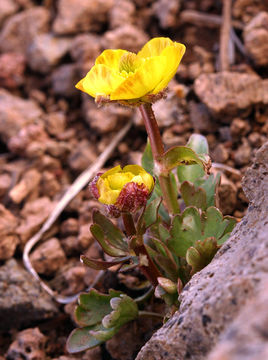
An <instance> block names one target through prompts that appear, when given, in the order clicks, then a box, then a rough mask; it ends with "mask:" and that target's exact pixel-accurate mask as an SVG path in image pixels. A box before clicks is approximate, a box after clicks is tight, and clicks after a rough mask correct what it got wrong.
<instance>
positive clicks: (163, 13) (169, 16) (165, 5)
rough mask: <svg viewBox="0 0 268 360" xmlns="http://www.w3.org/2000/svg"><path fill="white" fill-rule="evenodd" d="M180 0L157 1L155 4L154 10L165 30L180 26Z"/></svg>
mask: <svg viewBox="0 0 268 360" xmlns="http://www.w3.org/2000/svg"><path fill="white" fill-rule="evenodd" d="M180 8H181V1H180V0H157V1H156V2H155V3H154V4H153V10H154V13H155V15H156V17H157V18H158V20H159V22H160V26H161V28H163V29H167V28H170V27H174V26H176V25H177V24H178V17H179V11H180Z"/></svg>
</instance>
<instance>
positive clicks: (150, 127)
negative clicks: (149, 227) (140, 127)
mask: <svg viewBox="0 0 268 360" xmlns="http://www.w3.org/2000/svg"><path fill="white" fill-rule="evenodd" d="M139 109H140V112H141V115H142V118H143V121H144V125H145V128H146V131H147V134H148V137H149V140H150V145H151V148H152V154H153V157H154V161H155V165H156V166H159V169H161V170H160V173H159V183H160V187H161V190H162V193H163V198H164V201H165V203H166V206H167V208H168V210H169V212H170V213H171V214H173V215H175V214H179V213H180V208H179V204H178V201H177V194H176V192H175V190H174V189H173V186H172V183H171V178H170V174H169V173H168V172H167V171H165V169H163V166H162V165H161V166H160V165H158V164H159V163H158V160H159V158H161V156H163V154H164V144H163V142H162V138H161V135H160V131H159V127H158V124H157V121H156V119H155V116H154V112H153V109H152V105H151V104H150V103H145V104H143V105H140V107H139Z"/></svg>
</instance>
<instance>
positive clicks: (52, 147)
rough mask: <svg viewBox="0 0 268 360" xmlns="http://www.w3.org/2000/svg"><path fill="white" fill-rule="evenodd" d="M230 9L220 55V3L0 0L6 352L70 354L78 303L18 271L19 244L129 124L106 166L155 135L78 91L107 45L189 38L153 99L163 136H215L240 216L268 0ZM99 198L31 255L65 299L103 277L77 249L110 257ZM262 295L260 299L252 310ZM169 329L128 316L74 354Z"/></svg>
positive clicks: (118, 359) (100, 354) (262, 107)
mask: <svg viewBox="0 0 268 360" xmlns="http://www.w3.org/2000/svg"><path fill="white" fill-rule="evenodd" d="M231 15H232V26H231V29H232V31H231V38H230V41H229V42H228V44H229V46H228V49H229V50H228V51H227V52H226V51H225V52H224V45H226V39H225V40H224V36H221V29H222V33H224V28H225V26H226V15H225V16H223V15H222V6H221V1H218V0H184V1H183V0H90V1H85V0H57V1H51V0H43V1H42V0H39V1H38V0H35V1H34V0H1V1H0V150H1V155H0V201H1V204H0V235H1V236H0V315H1V316H0V317H1V323H0V331H1V332H0V359H1V360H2V359H5V358H6V359H8V360H13V359H14V360H15V359H26V360H28V359H32V360H33V359H35V360H37V359H38V360H39V359H40V360H42V359H54V360H55V359H60V360H71V359H73V358H74V357H73V356H72V357H70V356H69V355H68V354H67V353H66V350H65V342H66V337H67V336H68V334H69V333H70V331H71V330H72V329H73V327H74V325H73V323H72V318H71V315H70V314H71V313H72V310H73V304H68V305H65V306H64V305H59V304H57V303H56V302H54V301H53V300H52V298H51V297H50V296H49V295H48V294H47V293H46V292H45V291H44V290H42V289H41V288H40V286H39V285H38V283H37V282H36V281H35V280H34V279H33V277H32V276H31V275H30V274H29V273H27V271H26V270H25V269H24V267H23V264H22V252H23V248H24V246H25V244H26V243H27V241H28V240H29V239H30V238H31V237H32V236H33V235H34V234H35V233H36V232H37V231H38V230H39V229H40V227H41V226H42V224H43V223H44V222H45V221H46V219H47V218H48V216H49V215H50V214H51V211H52V209H53V208H54V207H55V205H56V204H57V202H58V201H59V200H60V199H61V197H62V196H63V194H64V193H65V191H66V190H67V189H68V188H69V187H70V185H71V184H72V183H73V182H74V180H75V179H76V178H77V176H78V175H79V174H80V173H81V172H83V171H84V170H85V169H86V168H87V167H88V166H90V165H91V164H94V163H95V162H96V160H97V158H98V156H99V155H100V154H102V152H103V151H104V150H105V149H106V148H107V145H108V144H110V142H111V139H113V138H114V136H115V135H116V134H117V133H118V131H119V130H120V129H121V128H122V126H123V125H124V124H125V123H126V122H127V121H129V120H130V119H133V126H132V128H131V130H130V132H129V133H128V135H127V136H126V137H125V138H124V139H123V141H121V142H120V143H119V144H118V146H117V147H116V150H115V151H114V152H113V153H112V154H111V155H110V158H109V160H108V161H107V162H106V164H105V166H106V167H110V166H114V165H116V164H119V163H120V164H122V165H124V164H127V163H138V162H139V161H140V157H141V153H142V151H143V149H144V146H145V143H146V133H145V130H144V128H143V124H142V121H141V119H140V116H139V114H138V112H136V111H135V110H130V109H128V108H123V107H118V106H116V105H112V106H109V107H104V108H100V109H97V107H96V105H95V104H94V101H93V100H92V99H90V98H89V96H87V95H83V94H81V93H80V92H79V91H78V90H76V89H75V88H74V84H75V83H76V82H77V81H78V80H79V79H80V78H81V77H82V76H84V75H85V73H86V72H87V71H88V70H89V69H90V67H91V66H92V65H93V63H94V59H95V58H96V56H98V55H99V53H100V52H101V51H102V50H104V49H106V48H124V49H127V50H130V51H134V52H136V51H138V50H139V49H140V48H141V46H142V45H143V44H144V43H145V42H146V41H147V40H148V39H150V38H151V37H155V36H169V37H171V38H172V39H173V40H176V41H179V42H182V43H184V44H186V47H187V52H186V55H185V56H184V58H183V61H182V64H181V65H180V67H179V70H178V73H177V75H176V78H175V79H174V81H172V82H171V84H170V91H169V93H168V96H167V99H166V100H161V101H159V102H158V103H156V104H155V105H154V109H155V112H156V116H157V119H158V122H159V125H160V127H161V131H162V134H163V139H164V142H165V144H166V146H172V145H175V144H176V145H184V144H185V143H186V141H187V140H188V138H189V136H190V135H191V134H192V133H193V132H197V133H202V134H204V135H206V137H207V139H208V142H209V145H210V150H211V157H212V161H213V163H214V171H221V172H222V185H221V187H220V189H219V196H220V207H221V210H222V211H223V213H224V214H231V215H234V216H236V217H237V218H242V217H243V216H244V215H245V212H246V209H247V205H248V199H247V196H246V195H245V194H244V192H243V190H242V185H241V180H242V176H243V175H244V173H245V170H246V168H248V166H249V165H250V164H251V162H252V160H253V158H254V155H255V154H256V151H257V149H258V148H260V147H261V146H262V145H263V144H264V143H265V141H266V140H267V135H268V107H267V104H268V79H267V75H268V72H267V68H268V47H267V44H268V4H267V2H266V1H263V0H235V1H233V6H232V9H231ZM222 37H223V39H222ZM227 40H228V39H227ZM226 58H227V60H226ZM253 186H254V185H253ZM247 194H249V192H247ZM250 200H252V199H250ZM263 201H265V199H264V200H263ZM93 206H96V203H95V202H94V201H93V200H92V198H91V197H90V194H89V192H88V190H87V189H86V188H84V189H83V190H82V191H81V192H79V194H78V195H77V196H76V197H75V198H74V199H73V200H72V201H71V203H70V204H68V206H67V207H66V208H65V209H64V211H63V212H62V213H61V215H60V217H59V219H58V220H57V221H56V222H55V224H54V225H53V226H51V227H50V229H49V231H47V233H46V234H45V236H44V237H43V238H42V240H43V242H42V243H41V244H40V245H39V246H38V247H36V249H34V251H33V252H32V254H31V261H32V263H33V265H34V267H35V269H36V270H37V271H38V273H39V275H40V276H41V277H42V278H43V279H44V280H46V281H48V283H49V284H50V286H51V287H53V288H54V289H55V290H57V291H59V292H61V293H62V294H63V295H66V296H67V295H72V294H74V293H76V292H78V291H81V290H83V289H85V288H86V287H87V286H88V285H90V284H91V282H92V281H93V280H94V279H95V277H96V272H95V271H93V270H88V269H85V268H84V267H83V266H82V265H81V264H80V263H79V254H80V253H82V252H85V253H88V254H90V255H91V256H95V257H101V256H102V254H101V252H100V249H99V248H98V247H97V245H96V244H95V243H94V241H93V239H92V238H91V237H90V234H89V230H88V229H89V224H90V222H91V210H92V207H93ZM241 224H242V223H241ZM241 226H242V225H241ZM214 264H215V263H214ZM131 281H132V283H135V282H138V281H139V278H138V276H136V274H134V275H133V278H131V279H125V278H118V277H117V276H116V274H115V273H113V272H109V273H107V274H106V275H105V277H104V278H103V279H102V281H99V283H98V284H97V287H98V288H99V289H101V290H103V291H105V290H106V289H108V288H109V287H115V288H116V287H119V286H121V287H122V286H126V283H127V285H128V286H129V282H131ZM204 281H205V280H204ZM132 287H133V284H132ZM183 296H184V298H186V297H187V292H186V293H185V295H183ZM266 298H267V294H266V295H265V294H262V295H261V296H260V297H259V298H257V299H256V300H255V301H256V304H259V305H256V306H258V307H261V306H262V304H263V303H264V302H265V299H266ZM200 301H201V300H200ZM152 306H153V305H152ZM154 306H159V304H156V305H154ZM252 306H253V305H252ZM248 311H249V312H250V311H253V310H252V308H250V305H249V309H248ZM245 314H246V310H245ZM239 316H240V317H241V319H243V316H246V315H243V314H240V315H239ZM239 321H242V320H239V319H238V320H237V323H234V324H233V325H232V326H233V328H234V330H233V331H235V329H236V327H239ZM160 325H161V324H159V323H157V322H152V321H146V322H145V321H140V322H139V324H136V323H133V324H131V325H129V326H127V327H126V328H124V329H123V331H122V332H121V336H120V334H119V335H118V336H116V337H115V338H114V339H112V340H110V341H109V342H108V343H107V344H106V345H105V346H102V347H101V348H96V349H94V350H91V351H88V352H86V353H84V354H82V355H79V356H78V357H75V358H80V359H85V360H86V359H92V360H93V359H94V360H104V359H105V360H110V359H114V360H132V359H134V358H135V356H136V355H137V353H138V351H139V350H140V348H141V347H142V345H143V344H144V343H145V342H146V341H147V340H148V339H149V338H150V336H151V335H152V333H153V332H154V331H155V330H156V329H157V328H158V327H159V326H160ZM250 326H251V325H249V327H250ZM252 327H253V328H254V324H252ZM137 329H139V331H137ZM230 331H231V330H230ZM228 346H229V347H228ZM208 348H209V346H208V347H207V348H206V349H208ZM222 349H223V350H222ZM224 349H227V350H226V354H227V351H229V352H228V354H231V352H232V348H231V345H230V344H228V334H227V335H226V336H225V340H224V339H223V341H222V343H221V344H219V347H218V350H217V349H216V350H215V353H214V355H213V354H212V355H211V359H213V360H220V359H225V358H224V356H225V355H219V354H221V353H220V352H221V351H224ZM217 354H218V355H217ZM222 354H223V353H222ZM1 356H2V357H1ZM140 356H142V355H140ZM185 356H186V355H185ZM213 356H214V357H213ZM217 356H218V357H217ZM220 356H222V357H220ZM226 356H227V357H226V359H228V360H229V359H230V360H234V359H236V358H235V357H231V356H232V355H226ZM228 356H229V357H228ZM186 358H187V357H185V359H186ZM264 358H265V357H264ZM171 359H173V358H170V360H171ZM193 359H199V358H198V357H195V358H194V357H193ZM200 359H201V357H200ZM239 359H240V358H239ZM241 359H242V358H241ZM144 360H148V358H146V359H145V358H144Z"/></svg>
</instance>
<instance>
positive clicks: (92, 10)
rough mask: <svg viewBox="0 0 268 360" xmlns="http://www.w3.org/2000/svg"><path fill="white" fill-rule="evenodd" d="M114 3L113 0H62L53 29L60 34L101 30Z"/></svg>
mask: <svg viewBox="0 0 268 360" xmlns="http://www.w3.org/2000/svg"><path fill="white" fill-rule="evenodd" d="M112 5H113V0H92V1H90V2H88V1H84V0H60V1H59V3H58V14H57V17H56V19H55V20H54V23H53V31H54V32H55V33H56V34H60V35H63V34H76V33H79V32H86V31H90V32H91V31H93V32H97V31H100V30H101V29H102V26H103V25H104V24H105V23H106V21H107V19H108V12H109V10H110V9H111V7H112Z"/></svg>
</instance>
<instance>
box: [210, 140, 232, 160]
mask: <svg viewBox="0 0 268 360" xmlns="http://www.w3.org/2000/svg"><path fill="white" fill-rule="evenodd" d="M211 156H212V160H213V161H215V162H218V163H225V162H226V161H227V160H228V158H229V153H228V150H227V149H226V148H225V146H224V145H223V144H218V145H217V146H216V148H215V149H214V150H213V151H212V154H211Z"/></svg>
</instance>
